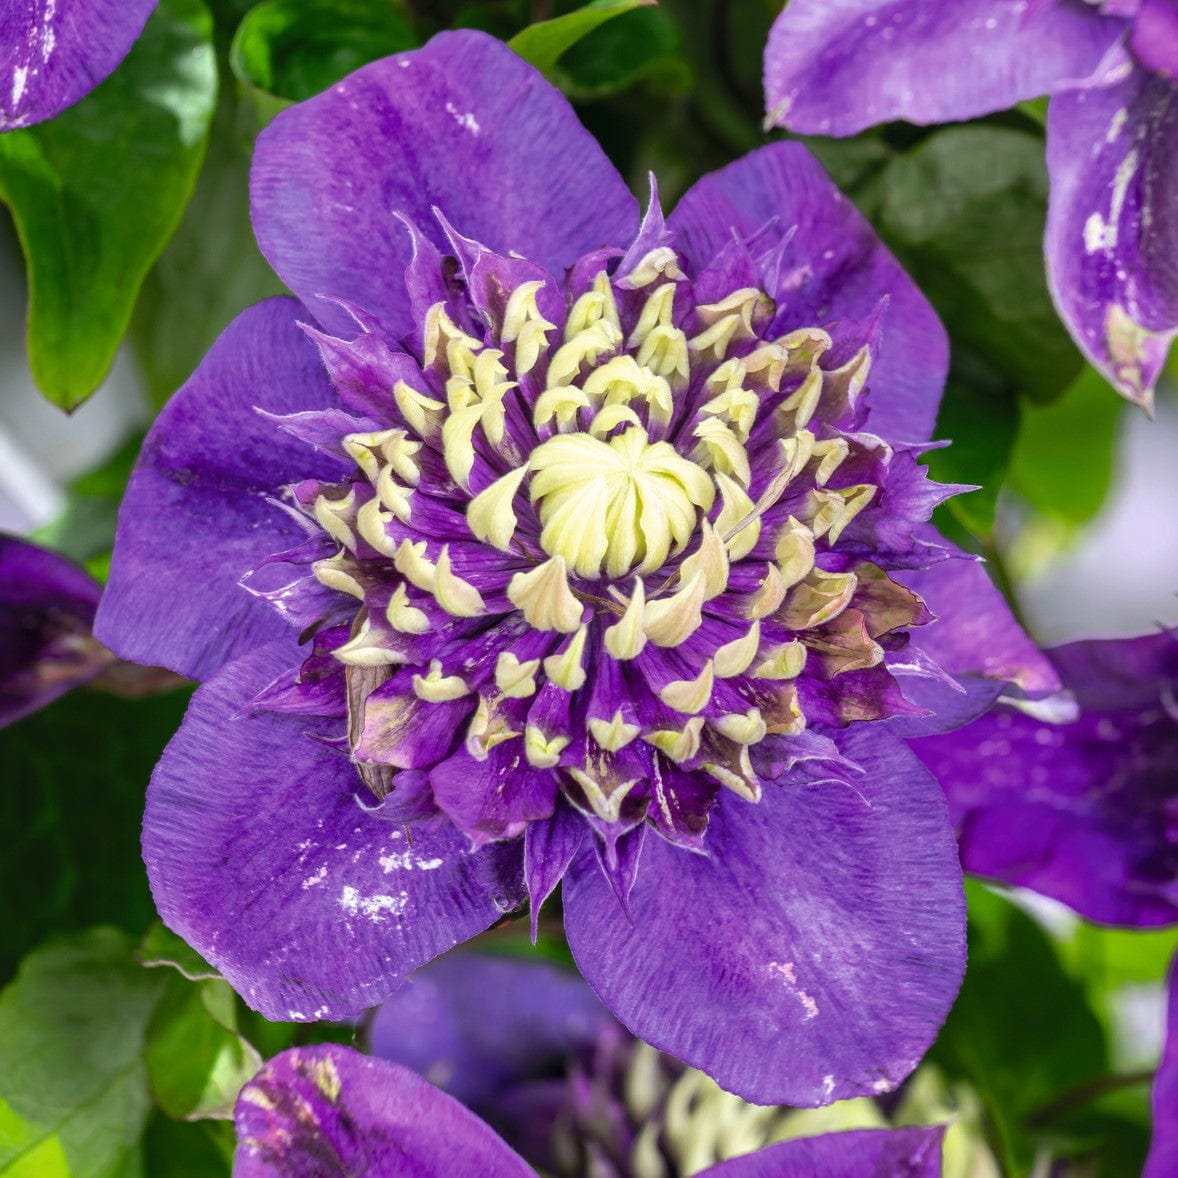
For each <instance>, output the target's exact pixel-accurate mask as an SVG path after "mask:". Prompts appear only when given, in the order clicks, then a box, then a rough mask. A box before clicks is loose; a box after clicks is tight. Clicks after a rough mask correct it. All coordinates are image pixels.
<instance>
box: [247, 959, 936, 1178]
mask: <svg viewBox="0 0 1178 1178" xmlns="http://www.w3.org/2000/svg"><path fill="white" fill-rule="evenodd" d="M372 1035H373V1051H374V1054H375V1055H376V1056H377V1057H378V1058H375V1059H373V1058H368V1057H365V1056H363V1055H360V1054H359V1053H358V1052H355V1051H352V1050H351V1049H349V1048H346V1047H322V1048H310V1049H306V1048H303V1049H295V1050H293V1051H288V1052H285V1053H284V1054H283V1055H280V1056H278V1057H277V1058H276V1059H274V1060H272V1061H270V1063H269V1064H268V1065H267V1066H266V1067H265V1068H264V1069H263V1071H262V1072H261V1073H259V1075H258V1076H257V1077H256V1078H255V1079H254V1080H253V1081H251V1083H250V1084H248V1085H246V1087H245V1088H244V1089H243V1091H242V1094H241V1097H240V1098H239V1100H238V1104H237V1110H236V1121H237V1126H238V1134H239V1138H238V1150H237V1158H236V1165H235V1169H234V1173H235V1174H236V1175H238V1178H262V1176H265V1175H272V1174H290V1173H299V1174H305V1175H308V1178H310V1176H311V1175H315V1174H320V1173H322V1174H328V1173H335V1172H339V1171H346V1172H348V1173H364V1174H371V1175H376V1176H379V1178H398V1176H400V1175H409V1174H419V1173H421V1172H423V1171H422V1169H421V1168H419V1167H423V1168H424V1170H425V1172H430V1173H433V1172H438V1173H455V1172H461V1173H472V1174H473V1173H478V1174H512V1175H514V1174H520V1175H527V1174H534V1173H535V1170H533V1169H532V1167H535V1169H536V1170H538V1171H539V1172H540V1173H542V1174H548V1175H552V1176H553V1178H581V1176H583V1175H587V1174H593V1175H595V1176H596V1178H688V1176H689V1175H694V1174H700V1175H714V1176H716V1178H721V1176H723V1178H755V1176H758V1175H765V1176H766V1178H768V1176H770V1175H771V1176H773V1178H788V1176H790V1175H798V1176H799V1178H801V1176H803V1175H806V1176H808V1175H813V1174H819V1173H820V1174H823V1175H829V1176H831V1178H840V1176H844V1175H845V1176H846V1178H870V1176H871V1175H878V1176H879V1178H926V1176H927V1178H932V1176H933V1175H939V1174H940V1173H941V1136H942V1132H943V1130H942V1129H940V1128H938V1127H933V1128H927V1129H925V1128H919V1129H903V1130H896V1131H889V1130H887V1129H881V1128H868V1129H862V1130H857V1131H852V1132H841V1133H833V1134H826V1135H824V1136H820V1137H811V1138H797V1137H796V1127H795V1126H794V1125H793V1124H792V1118H795V1117H797V1116H798V1114H797V1113H796V1112H795V1111H794V1110H789V1109H776V1108H763V1107H757V1106H753V1105H749V1104H745V1103H744V1102H743V1101H741V1100H740V1099H739V1098H737V1097H735V1096H731V1095H729V1094H728V1093H725V1092H723V1091H721V1090H720V1089H719V1088H717V1087H716V1085H715V1083H714V1082H713V1081H711V1080H709V1079H708V1078H707V1077H706V1076H703V1075H702V1074H701V1073H699V1072H695V1071H692V1070H691V1069H686V1068H684V1067H683V1065H682V1064H680V1063H679V1062H678V1061H677V1060H674V1059H670V1058H668V1057H666V1056H660V1055H659V1054H658V1053H657V1052H656V1051H655V1050H654V1049H653V1048H651V1047H649V1046H648V1045H647V1044H645V1043H642V1042H640V1041H637V1040H634V1039H633V1038H631V1037H630V1036H629V1035H627V1034H626V1033H625V1031H623V1029H622V1028H621V1027H619V1026H618V1024H617V1023H616V1022H615V1021H614V1020H613V1019H612V1018H610V1017H609V1015H608V1014H607V1013H606V1012H605V1011H604V1010H603V1009H602V1007H601V1006H600V1004H598V1003H597V1002H596V1000H595V999H594V998H593V995H592V994H591V993H590V992H589V990H588V989H587V987H585V986H584V985H583V984H581V983H580V982H579V980H577V979H575V978H573V977H570V976H568V975H567V974H566V973H565V972H564V971H563V970H558V969H555V968H553V967H552V966H548V965H545V964H542V963H539V962H534V961H532V962H524V961H512V960H505V959H495V958H483V957H479V956H477V955H473V954H471V955H464V954H459V955H457V956H454V957H451V958H446V959H444V960H443V961H440V962H438V963H437V964H436V965H434V966H431V967H430V968H428V969H426V970H424V971H423V972H422V973H421V974H419V975H418V976H417V977H416V978H415V979H414V980H413V982H412V983H411V984H410V985H409V986H407V987H405V988H404V989H403V990H401V991H400V992H399V993H398V994H397V996H396V997H395V998H394V999H393V1000H391V1001H390V1002H388V1003H386V1004H385V1005H384V1006H383V1007H382V1008H381V1010H380V1012H379V1013H378V1015H377V1019H376V1022H375V1023H374V1025H373V1028H372ZM422 1076H424V1077H425V1078H426V1079H429V1080H431V1081H432V1082H433V1083H434V1084H437V1085H438V1087H437V1088H434V1087H431V1085H430V1084H427V1083H425V1082H424V1081H423V1080H422V1079H421V1077H422ZM439 1088H440V1089H444V1090H445V1091H444V1092H443V1091H439V1090H438V1089H439ZM446 1093H449V1095H446ZM459 1100H460V1101H462V1103H461V1104H460V1103H458V1101H459ZM862 1103H864V1104H867V1103H868V1102H862ZM464 1105H465V1106H466V1107H464ZM480 1117H481V1118H483V1120H480V1119H479V1118H480ZM869 1123H870V1122H869ZM876 1123H877V1124H878V1123H882V1119H880V1120H877V1122H876ZM497 1133H498V1134H501V1135H502V1136H501V1137H500V1136H496V1134H497ZM789 1138H794V1139H793V1140H788V1139H789ZM431 1167H433V1168H431Z"/></svg>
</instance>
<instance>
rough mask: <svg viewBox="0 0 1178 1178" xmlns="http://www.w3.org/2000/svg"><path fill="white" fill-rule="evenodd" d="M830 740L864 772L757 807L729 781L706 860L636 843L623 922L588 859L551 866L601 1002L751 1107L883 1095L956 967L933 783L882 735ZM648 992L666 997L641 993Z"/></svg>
mask: <svg viewBox="0 0 1178 1178" xmlns="http://www.w3.org/2000/svg"><path fill="white" fill-rule="evenodd" d="M840 744H841V745H842V747H843V749H844V752H845V753H846V755H848V756H849V757H851V758H852V759H853V760H857V761H860V762H861V763H864V764H867V765H869V766H870V772H869V773H868V774H867V775H865V776H864V778H861V779H857V781H856V788H855V789H850V788H848V787H847V786H846V785H844V784H829V785H819V786H810V787H804V786H803V787H794V786H792V785H784V784H783V785H781V786H773V787H771V788H767V789H766V790H765V793H764V796H763V798H762V800H761V801H760V802H759V803H758V804H756V805H752V804H750V803H747V802H744V801H743V800H741V799H738V798H736V797H735V795H730V794H727V793H726V794H725V795H724V796H723V797H722V798H720V799H719V801H718V802H717V805H716V807H715V808H714V810H713V812H712V818H711V825H710V827H709V831H708V840H707V846H708V850H709V856H708V857H707V858H703V857H702V856H698V855H684V854H683V852H682V851H681V850H680V849H679V848H676V847H672V846H669V845H668V844H666V843H664V842H663V841H662V840H661V839H649V840H648V841H647V845H646V847H645V849H644V854H643V865H642V871H641V872H640V873H639V876H638V880H637V882H636V883H635V885H634V889H633V891H632V892H631V894H630V909H631V913H632V916H633V921H632V923H631V922H629V921H627V920H626V918H625V916H624V915H623V914H622V913H621V911H620V910H619V907H618V902H617V897H616V896H615V895H614V893H613V890H612V888H611V887H610V885H609V883H608V882H607V881H606V879H605V877H604V876H603V875H602V873H601V871H600V870H599V868H598V866H597V864H596V862H595V861H594V859H593V858H592V857H587V856H585V855H583V854H582V855H581V856H579V857H578V859H577V860H575V861H574V863H573V865H572V867H571V868H570V870H569V874H568V876H567V877H566V882H565V928H566V931H567V933H568V937H569V945H570V947H571V948H572V951H573V955H574V957H575V958H576V960H577V963H578V965H579V967H580V968H581V971H582V973H583V974H584V975H585V977H586V979H587V980H588V981H589V983H590V984H591V985H592V986H593V988H594V989H595V990H596V991H597V993H598V994H599V995H600V996H601V998H602V1000H603V1001H604V1002H605V1003H606V1005H607V1006H608V1007H609V1008H610V1009H611V1010H612V1011H613V1012H614V1013H615V1014H616V1015H618V1017H619V1018H620V1019H621V1020H622V1021H623V1022H624V1023H625V1024H626V1025H627V1026H628V1027H629V1028H630V1029H631V1030H632V1031H633V1032H634V1033H635V1034H637V1035H639V1036H641V1037H642V1038H644V1039H646V1040H647V1041H648V1042H650V1043H652V1044H654V1045H655V1046H656V1047H658V1048H659V1049H660V1050H663V1051H667V1052H668V1053H670V1054H673V1055H676V1056H678V1057H679V1058H681V1059H683V1060H685V1061H686V1062H687V1063H689V1064H691V1065H692V1066H695V1067H699V1068H701V1069H702V1070H704V1071H706V1072H707V1073H708V1074H709V1075H711V1076H713V1077H714V1078H715V1079H716V1080H717V1082H718V1083H719V1084H721V1085H722V1086H723V1087H725V1088H727V1089H729V1090H730V1091H732V1092H735V1093H737V1094H738V1095H740V1096H743V1097H744V1098H745V1099H746V1100H752V1101H756V1102H757V1103H763V1104H775V1103H788V1104H797V1105H807V1106H809V1105H819V1104H826V1103H829V1102H830V1101H832V1100H837V1099H840V1098H842V1097H845V1096H852V1095H863V1094H867V1095H871V1094H878V1093H880V1092H884V1091H888V1090H890V1089H891V1088H893V1087H894V1086H895V1085H896V1084H898V1083H899V1082H900V1081H901V1080H902V1079H903V1078H904V1077H905V1076H906V1075H907V1074H908V1073H909V1072H910V1071H911V1070H912V1068H914V1067H915V1066H916V1063H917V1061H918V1060H919V1059H920V1057H921V1056H922V1055H923V1054H924V1052H925V1051H926V1050H927V1048H928V1045H929V1043H931V1042H932V1039H933V1037H934V1035H935V1034H936V1031H937V1029H938V1027H939V1026H940V1024H941V1022H942V1021H943V1019H944V1017H945V1014H946V1012H947V1011H948V1009H949V1006H950V1004H951V1002H952V1000H953V997H954V995H955V994H956V992H957V987H958V985H959V984H960V980H961V974H962V970H963V969H964V944H965V939H964V920H965V916H964V911H965V909H964V900H963V897H962V892H961V877H960V869H959V867H958V865H957V852H956V847H955V845H954V841H953V835H952V830H951V828H950V826H949V822H948V816H947V814H946V813H945V811H944V809H943V807H942V805H941V797H940V791H939V788H938V786H937V784H936V782H935V781H934V780H933V779H932V777H931V776H929V775H928V774H927V773H925V772H924V771H923V770H922V768H921V766H920V765H919V763H918V762H917V761H916V759H915V758H914V757H913V756H912V755H911V754H910V753H909V752H908V750H907V749H905V748H904V746H903V745H902V744H900V743H899V742H898V741H891V740H889V739H888V737H887V736H886V734H884V733H882V732H879V731H874V732H871V733H869V734H868V735H867V736H863V735H862V734H860V733H855V734H854V735H850V736H847V737H846V738H844V739H843V740H841V741H840ZM750 897H752V898H753V899H752V900H751V901H750V899H749V898H750ZM660 993H674V994H675V995H676V999H675V1001H674V1002H673V1003H659V1002H651V1001H650V995H651V994H660ZM859 1015H862V1017H859Z"/></svg>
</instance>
